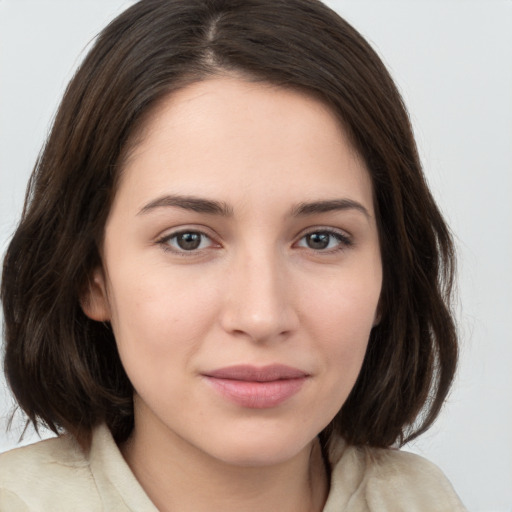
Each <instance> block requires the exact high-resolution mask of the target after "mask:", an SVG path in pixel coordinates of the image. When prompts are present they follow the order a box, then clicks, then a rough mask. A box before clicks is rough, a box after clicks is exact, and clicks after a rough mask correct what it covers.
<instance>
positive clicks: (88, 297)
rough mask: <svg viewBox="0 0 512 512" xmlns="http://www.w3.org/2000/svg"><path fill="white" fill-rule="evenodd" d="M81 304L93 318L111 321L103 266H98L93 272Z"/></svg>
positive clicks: (83, 309) (100, 320)
mask: <svg viewBox="0 0 512 512" xmlns="http://www.w3.org/2000/svg"><path fill="white" fill-rule="evenodd" d="M80 306H81V307H82V311H83V312H84V313H85V314H86V315H87V316H88V317H89V318H90V319H91V320H96V321H97V322H108V321H110V317H111V315H110V305H109V302H108V296H107V286H106V279H105V274H104V272H103V269H102V268H101V267H97V268H96V269H94V271H93V272H92V275H91V277H90V279H89V282H88V283H87V286H86V289H85V290H84V293H83V294H82V296H81V298H80Z"/></svg>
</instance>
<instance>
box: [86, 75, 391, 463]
mask: <svg viewBox="0 0 512 512" xmlns="http://www.w3.org/2000/svg"><path fill="white" fill-rule="evenodd" d="M102 256H103V269H97V271H96V272H95V274H94V279H93V285H92V288H91V292H90V297H89V301H86V302H87V305H86V306H84V308H85V310H86V313H87V314H89V316H91V317H92V318H94V319H96V320H109V321H110V322H111V324H112V328H113V331H114V334H115V338H116V340H117V345H118V348H119V353H120V356H121V360H122V362H123V365H124V367H125V369H126V372H127V374H128V376H129V378H130V380H131V382H132V384H133V386H134V389H135V421H136V430H135V435H137V434H138V433H140V432H151V433H152V434H151V435H152V436H153V437H154V438H155V439H156V438H159V439H165V440H167V441H169V442H171V443H173V442H175V443H181V444H185V445H187V446H188V447H189V448H190V449H193V450H198V451H199V452H200V453H201V454H203V455H207V456H210V457H214V458H215V459H219V460H222V461H224V462H228V463H233V464H241V465H263V464H273V463H277V462H279V461H284V460H287V459H290V458H292V457H293V456H295V455H297V454H298V453H299V452H301V450H303V449H305V448H306V447H307V446H308V445H309V444H310V443H311V441H312V440H313V439H314V438H315V436H316V435H317V434H318V433H319V432H320V431H321V430H322V429H323V428H324V427H325V426H326V425H327V424H328V423H329V422H330V421H331V419H332V418H333V417H334V416H335V414H336V413H337V412H338V411H339V409H340V408H341V406H342V405H343V403H344V402H345V400H346V398H347V396H348V394H349V392H350V390H351V389H352V387H353V385H354V383H355V380H356V378H357V375H358V373H359V371H360V368H361V365H362V362H363V358H364V354H365V350H366V346H367V342H368V337H369V334H370V331H371V329H372V327H373V326H374V324H375V323H376V318H377V307H378V301H379V295H380V290H381V281H382V269H381V258H380V250H379V242H378V234H377V227H376V219H375V212H374V209H373V201H372V186H371V182H370V178H369V175H368V172H367V170H366V168H365V165H364V163H363V162H362V160H361V159H360V158H359V156H358V154H357V153H356V152H355V151H354V150H353V148H352V147H351V145H350V143H349V141H348V139H347V137H346V135H345V133H344V131H343V129H342V127H341V126H340V124H339V122H338V121H337V119H336V118H335V116H334V115H333V114H332V113H331V112H330V111H329V109H328V108H327V107H325V106H324V105H323V104H322V103H321V102H320V101H318V100H317V99H314V98H312V97H310V96H307V95H305V94H302V93H300V92H296V91H292V90H287V89H284V88H279V87H274V86H271V85H268V84H262V83H249V82H246V81H242V80H240V79H236V78H228V77H219V78H214V79H209V80H207V81H204V82H201V83H197V84H194V85H191V86H188V87H187V88H185V89H183V90H181V91H179V92H177V93H174V94H172V95H171V96H169V97H168V98H167V99H166V100H165V101H164V102H163V103H162V104H161V106H160V107H159V108H158V110H157V111H156V112H155V113H154V114H153V115H152V117H151V118H150V119H149V121H148V122H147V124H146V126H145V128H144V131H143V133H142V139H141V141H140V143H139V144H138V145H137V146H136V147H135V149H134V151H133V152H132V154H131V156H130V158H129V159H128V161H127V162H126V165H125V167H124V169H123V171H122V176H121V180H120V185H119V189H118V191H117V194H116V196H115V199H114V203H113V205H112V209H111V212H110V215H109V217H108V220H107V223H106V229H105V238H104V246H103V254H102Z"/></svg>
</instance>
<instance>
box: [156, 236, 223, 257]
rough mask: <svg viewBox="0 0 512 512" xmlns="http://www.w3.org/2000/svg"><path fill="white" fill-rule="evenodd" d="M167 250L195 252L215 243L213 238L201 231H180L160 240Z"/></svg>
mask: <svg viewBox="0 0 512 512" xmlns="http://www.w3.org/2000/svg"><path fill="white" fill-rule="evenodd" d="M158 243H159V244H161V245H162V246H163V248H164V249H165V250H168V251H173V252H181V253H185V252H193V251H200V250H201V249H207V248H208V247H211V246H212V245H213V242H212V239H211V238H210V237H209V236H208V235H206V234H205V233H202V232H201V231H192V230H189V231H180V232H178V233H172V234H170V235H166V236H165V237H163V238H161V239H160V240H158Z"/></svg>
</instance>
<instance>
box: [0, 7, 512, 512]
mask: <svg viewBox="0 0 512 512" xmlns="http://www.w3.org/2000/svg"><path fill="white" fill-rule="evenodd" d="M131 3H133V2H130V1H126V0H72V1H70V0H0V185H1V186H0V250H1V252H2V254H3V253H4V251H5V248H6V245H7V241H8V239H9V237H10V235H11V234H12V232H13V230H14V228H15V226H16V223H17V219H18V217H19V214H20V211H21V208H22V203H23V196H24V190H25V186H26V182H27V179H28V177H29V174H30V172H31V169H32V166H33V164H34V161H35V159H36V156H37V154H38V151H39V149H40V147H41V145H42V143H43V141H44V139H45V136H46V133H47V130H48V128H49V126H50V123H51V119H52V116H53V114H54V113H55V109H56V107H57V105H58V102H59V99H60V97H61V95H62V93H63V90H64V88H65V86H66V83H67V82H68V80H69V79H70V78H71V76H72V73H73V71H74V70H75V68H76V66H77V65H78V63H79V62H80V60H81V59H82V58H83V56H84V48H86V47H87V46H88V45H89V44H90V42H91V41H92V40H93V38H94V36H95V34H96V33H97V32H98V31H99V30H100V29H101V28H102V27H103V26H104V25H105V24H106V23H107V22H108V21H109V20H110V19H112V18H113V17H114V16H115V15H116V14H118V13H119V12H121V11H122V10H123V9H124V8H125V7H127V6H128V5H130V4H131ZM328 3H329V5H331V6H332V7H334V8H335V9H336V10H337V11H338V12H339V13H340V14H341V15H342V16H344V17H345V18H346V19H347V20H348V21H349V22H351V23H352V24H353V25H354V26H355V27H356V28H357V29H358V30H360V31H361V32H362V34H363V35H364V36H366V37H367V38H368V40H369V41H370V42H371V44H372V45H373V46H374V48H375V49H376V50H377V51H378V53H379V54H380V55H381V56H382V57H383V59H384V61H385V63H386V64H387V65H388V67H389V69H390V71H391V73H392V74H393V76H394V78H395V79H396V81H397V83H398V86H399V88H400V90H401V91H402V93H403V96H404V98H405V101H406V103H407V105H408V107H409V110H410V112H411V118H412V122H413V125H414V129H415V133H416V137H417V140H418V144H419V147H420V153H421V156H422V159H423V162H424V166H425V172H426V174H427V178H428V180H429V182H430V184H431V187H432V189H433V192H434V194H435V196H436V198H437V199H438V201H439V204H440V206H441V209H442V210H443V212H444V214H445V215H446V217H447V219H448V221H449V223H450V224H451V226H452V228H453V231H454V233H455V237H456V241H457V246H458V250H459V257H460V262H459V273H460V280H459V283H460V284H459V299H458V303H457V305H456V308H457V315H458V323H459V330H460V335H461V343H462V346H461V364H460V370H459V374H458V378H457V381H456V384H455V387H454V389H453V392H452V393H451V396H450V399H449V401H448V402H447V404H446V407H445V409H444V411H443V414H442V415H441V417H440V418H439V421H438V422H437V423H436V425H435V427H434V428H432V429H431V430H430V431H429V432H428V433H427V434H426V435H424V436H423V437H422V438H421V439H420V440H418V441H417V442H415V443H414V444H413V445H409V446H408V447H407V449H409V450H412V451H415V452H417V453H420V454H422V455H424V456H426V457H428V458H429V459H431V460H432V461H434V462H435V463H437V464H438V465H439V466H440V467H441V468H442V469H443V471H444V472H445V473H446V474H447V475H448V477H449V478H450V480H451V481H452V483H453V484H454V486H455V488H456V489H457V491H458V493H459V494H460V496H461V498H462V499H463V501H464V502H465V504H466V506H467V507H468V508H469V510H470V511H472V512H512V334H511V331H510V327H509V323H510V321H511V319H512V1H510V0H480V1H471V0H444V1H440V0H439V1H436V0H428V1H427V0H401V1H385V0H357V1H356V0H347V1H344V0H338V1H336V0H332V1H330V2H328ZM12 406H13V401H12V398H11V397H10V395H9V393H8V391H7V389H6V387H5V383H4V382H3V381H1V380H0V451H2V450H6V449H8V448H10V447H13V446H15V445H16V443H17V441H18V437H19V434H20V432H21V428H22V422H21V418H20V417H19V416H18V417H17V419H16V420H15V421H14V425H13V429H12V431H11V432H10V433H6V432H5V428H6V424H7V418H8V416H9V414H10V411H11V409H12ZM35 439H37V437H36V436H34V435H33V434H31V433H30V432H29V434H28V436H27V438H26V440H25V443H26V442H33V441H34V440H35Z"/></svg>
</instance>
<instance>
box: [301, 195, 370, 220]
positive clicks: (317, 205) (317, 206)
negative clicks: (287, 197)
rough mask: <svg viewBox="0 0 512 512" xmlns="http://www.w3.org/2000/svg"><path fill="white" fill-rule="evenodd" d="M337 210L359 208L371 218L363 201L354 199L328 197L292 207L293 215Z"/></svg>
mask: <svg viewBox="0 0 512 512" xmlns="http://www.w3.org/2000/svg"><path fill="white" fill-rule="evenodd" d="M336 210H357V211H360V212H361V213H363V214H364V215H365V216H366V217H367V218H369V219H370V218H371V215H370V213H369V212H368V210H367V209H366V208H365V207H364V206H363V205H362V204H361V203H358V202H357V201H353V200H352V199H328V200H324V201H312V202H309V203H299V204H298V205H297V206H295V207H294V208H293V209H292V215H293V216H294V217H299V216H302V215H314V214H315V213H326V212H332V211H336Z"/></svg>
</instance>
